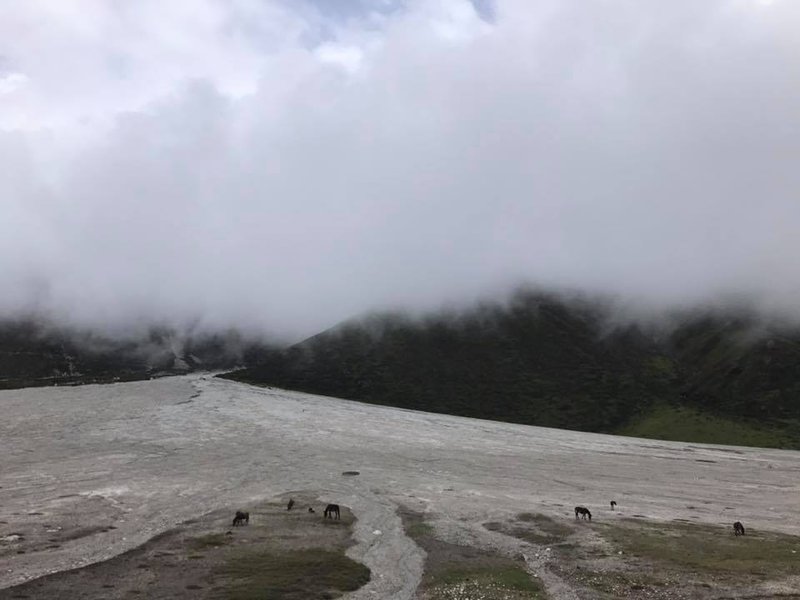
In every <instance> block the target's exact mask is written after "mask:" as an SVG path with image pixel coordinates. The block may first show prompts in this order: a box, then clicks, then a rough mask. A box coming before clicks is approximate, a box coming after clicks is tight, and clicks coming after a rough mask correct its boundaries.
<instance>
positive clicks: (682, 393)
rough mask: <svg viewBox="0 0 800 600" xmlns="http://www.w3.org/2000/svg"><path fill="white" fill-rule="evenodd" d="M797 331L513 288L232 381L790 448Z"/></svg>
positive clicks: (330, 340)
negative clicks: (641, 311)
mask: <svg viewBox="0 0 800 600" xmlns="http://www.w3.org/2000/svg"><path fill="white" fill-rule="evenodd" d="M798 365H800V328H797V327H795V326H791V325H788V324H785V323H781V322H776V321H773V322H770V321H765V320H764V319H763V317H762V316H760V315H759V314H758V313H757V312H754V311H744V310H737V311H720V310H694V311H686V312H677V313H672V314H670V315H667V316H664V317H663V318H662V319H661V320H659V321H653V320H647V321H635V320H627V321H619V320H618V317H617V316H615V306H614V303H613V302H610V301H607V300H604V299H602V298H600V299H598V298H594V299H592V298H587V297H583V298H578V299H576V298H565V297H563V296H558V295H555V294H544V293H541V292H530V291H523V292H518V293H516V294H514V295H513V297H512V298H511V300H510V301H508V302H488V303H484V304H481V305H478V306H475V307H473V308H472V309H465V310H461V311H459V312H455V313H438V314H432V315H428V316H424V317H411V316H408V315H403V314H376V315H372V316H370V317H367V318H364V319H357V320H353V321H350V322H346V323H343V324H341V325H339V326H337V327H335V328H333V329H331V330H329V331H326V332H323V333H321V334H319V335H316V336H314V337H312V338H309V339H307V340H305V341H304V342H302V343H299V344H296V345H293V346H291V347H289V348H287V349H284V350H280V351H274V352H270V353H266V354H264V355H262V356H261V357H260V358H259V359H258V364H256V365H253V366H251V367H250V368H248V369H246V370H243V371H238V372H234V373H232V374H230V375H228V377H231V378H233V379H237V380H240V381H246V382H250V383H260V384H265V385H273V386H278V387H284V388H289V389H297V390H303V391H309V392H313V393H318V394H326V395H331V396H337V397H341V398H350V399H354V400H362V401H366V402H371V403H376V404H386V405H391V406H400V407H405V408H413V409H418V410H424V411H433V412H442V413H448V414H457V415H464V416H470V417H478V418H485V419H496V420H502V421H511V422H516V423H525V424H532V425H542V426H549V427H560V428H566V429H577V430H584V431H598V432H608V433H620V432H622V433H630V434H632V435H646V436H651V437H663V438H666V439H684V440H685V439H688V441H717V442H719V443H731V444H747V443H753V444H755V445H768V446H772V445H777V446H785V447H799V446H798V444H800V438H798V436H797V435H796V434H795V433H793V432H796V431H797V430H796V425H797V424H798V423H800V376H798V371H797V367H798Z"/></svg>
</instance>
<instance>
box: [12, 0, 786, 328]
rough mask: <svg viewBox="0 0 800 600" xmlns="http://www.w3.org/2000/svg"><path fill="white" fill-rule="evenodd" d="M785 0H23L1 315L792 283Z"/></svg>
mask: <svg viewBox="0 0 800 600" xmlns="http://www.w3.org/2000/svg"><path fill="white" fill-rule="evenodd" d="M799 31H800V2H797V1H795V0H772V1H769V0H703V1H698V0H670V1H668V2H665V1H664V0H588V1H587V0H497V1H496V2H492V1H490V0H481V1H480V2H477V1H476V2H474V3H472V2H470V1H469V0H427V1H421V2H416V1H410V2H393V1H381V0H375V1H374V2H370V1H368V0H350V1H348V0H317V2H313V1H311V0H307V1H305V2H301V1H297V0H293V1H289V0H285V1H278V0H275V1H273V0H169V1H166V2H165V1H164V0H137V1H136V2H128V1H124V0H76V1H74V2H60V1H59V2H55V1H52V0H7V1H5V2H2V3H0V211H1V212H0V314H13V313H16V312H18V311H20V310H40V311H44V312H48V313H50V314H52V315H54V316H56V317H57V318H62V319H67V318H68V319H70V320H75V321H78V322H80V323H84V324H87V323H88V324H100V325H103V324H109V323H111V324H113V323H120V322H124V321H126V320H130V319H168V320H172V319H177V320H180V319H188V318H193V317H202V318H203V319H204V320H205V322H207V323H209V324H212V325H214V326H217V325H231V324H232V325H240V326H250V327H254V328H257V329H262V330H266V331H271V332H277V333H282V334H287V333H289V334H304V333H312V332H314V331H316V330H317V329H319V328H322V327H326V326H328V325H331V324H333V323H335V322H336V321H338V320H340V319H342V318H346V317H350V316H353V315H355V314H358V313H360V312H362V311H364V310H368V309H374V308H382V307H398V306H407V307H415V308H418V307H423V308H427V307H438V306H439V305H440V304H442V303H447V302H452V301H456V300H469V299H471V298H474V297H476V296H481V295H486V294H491V293H493V292H497V293H501V292H503V291H504V290H506V289H508V287H509V286H511V285H513V284H515V283H520V282H529V283H531V282H532V283H536V284H541V285H545V286H555V287H562V286H566V287H570V288H580V289H585V290H587V291H601V292H611V293H617V294H621V295H622V296H624V297H632V298H638V299H642V300H644V301H650V302H658V303H664V304H672V303H685V302H695V301H704V300H707V299H709V298H713V297H716V296H718V295H724V294H742V295H746V296H751V297H753V298H756V299H758V300H759V301H762V302H765V303H768V304H769V305H770V306H774V307H776V308H783V309H786V308H789V309H791V308H792V307H793V306H794V305H795V304H796V305H797V306H798V308H800V302H798V298H800V35H798V32H799Z"/></svg>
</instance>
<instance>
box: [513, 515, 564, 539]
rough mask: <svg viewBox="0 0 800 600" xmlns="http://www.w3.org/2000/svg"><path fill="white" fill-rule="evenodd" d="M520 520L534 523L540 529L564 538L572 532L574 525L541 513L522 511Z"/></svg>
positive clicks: (553, 535)
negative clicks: (571, 525) (560, 521)
mask: <svg viewBox="0 0 800 600" xmlns="http://www.w3.org/2000/svg"><path fill="white" fill-rule="evenodd" d="M517 520H518V521H523V522H525V523H533V524H534V525H535V526H536V527H537V528H538V529H540V530H542V531H543V532H544V533H546V534H547V535H550V536H552V537H554V538H558V539H563V538H565V537H567V536H568V535H570V534H571V533H572V527H570V526H569V525H564V524H563V523H559V522H558V521H556V520H555V519H553V518H551V517H548V516H547V515H543V514H540V513H520V514H518V515H517Z"/></svg>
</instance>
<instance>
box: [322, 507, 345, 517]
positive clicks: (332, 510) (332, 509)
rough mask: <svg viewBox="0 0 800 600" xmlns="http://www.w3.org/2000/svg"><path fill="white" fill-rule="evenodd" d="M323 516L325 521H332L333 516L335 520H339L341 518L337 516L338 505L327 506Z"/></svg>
mask: <svg viewBox="0 0 800 600" xmlns="http://www.w3.org/2000/svg"><path fill="white" fill-rule="evenodd" d="M324 514H325V518H326V519H327V518H331V519H332V518H333V515H336V518H337V519H340V518H341V516H340V514H339V505H338V504H328V506H326V507H325V513H324Z"/></svg>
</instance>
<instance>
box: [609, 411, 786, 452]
mask: <svg viewBox="0 0 800 600" xmlns="http://www.w3.org/2000/svg"><path fill="white" fill-rule="evenodd" d="M615 433H617V434H619V435H630V436H634V437H642V438H650V439H656V440H673V441H680V442H695V443H706V444H725V445H732V446H756V447H761V448H798V449H800V437H798V435H797V434H796V433H795V434H793V433H792V432H791V431H790V430H789V428H784V427H781V426H779V425H775V426H768V425H756V424H752V423H750V422H747V421H734V420H732V419H726V418H723V417H718V416H716V415H712V414H708V413H704V412H701V411H698V410H695V409H692V408H686V407H675V406H669V405H666V404H659V405H656V406H654V407H653V408H651V409H650V410H649V411H648V412H647V413H646V414H645V415H644V416H643V417H641V418H640V419H638V420H637V421H635V422H633V423H630V424H628V425H626V426H625V427H623V428H621V429H619V430H617V431H616V432H615Z"/></svg>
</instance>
